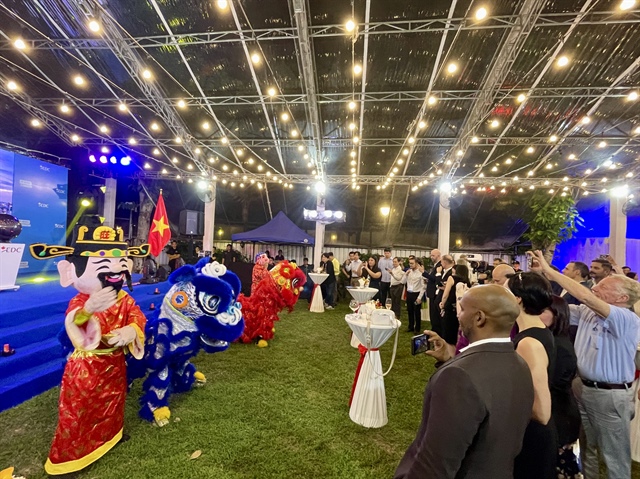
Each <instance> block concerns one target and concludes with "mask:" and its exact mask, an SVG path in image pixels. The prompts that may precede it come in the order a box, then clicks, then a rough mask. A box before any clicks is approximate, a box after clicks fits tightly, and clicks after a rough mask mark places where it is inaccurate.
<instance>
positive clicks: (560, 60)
mask: <svg viewBox="0 0 640 479" xmlns="http://www.w3.org/2000/svg"><path fill="white" fill-rule="evenodd" d="M557 64H558V66H559V67H565V66H567V65H568V64H569V58H567V57H566V56H565V55H562V56H561V57H560V58H558V62H557Z"/></svg>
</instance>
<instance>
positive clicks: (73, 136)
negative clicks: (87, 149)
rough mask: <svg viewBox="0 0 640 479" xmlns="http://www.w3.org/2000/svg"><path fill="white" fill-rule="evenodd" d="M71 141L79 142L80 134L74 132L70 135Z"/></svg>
mask: <svg viewBox="0 0 640 479" xmlns="http://www.w3.org/2000/svg"><path fill="white" fill-rule="evenodd" d="M71 141H73V142H74V143H79V142H80V136H79V135H76V134H75V133H74V134H73V135H71Z"/></svg>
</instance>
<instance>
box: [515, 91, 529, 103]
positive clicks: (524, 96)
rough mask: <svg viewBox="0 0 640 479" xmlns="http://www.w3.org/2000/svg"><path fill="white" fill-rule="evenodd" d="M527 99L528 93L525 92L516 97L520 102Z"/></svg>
mask: <svg viewBox="0 0 640 479" xmlns="http://www.w3.org/2000/svg"><path fill="white" fill-rule="evenodd" d="M526 99H527V95H525V94H524V93H520V94H519V95H518V96H517V97H516V101H517V102H518V103H522V102H523V101H525V100H526Z"/></svg>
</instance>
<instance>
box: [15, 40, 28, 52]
mask: <svg viewBox="0 0 640 479" xmlns="http://www.w3.org/2000/svg"><path fill="white" fill-rule="evenodd" d="M13 46H14V47H16V48H17V49H18V50H24V49H25V48H27V44H26V43H25V42H24V40H23V39H22V38H16V39H15V41H14V42H13Z"/></svg>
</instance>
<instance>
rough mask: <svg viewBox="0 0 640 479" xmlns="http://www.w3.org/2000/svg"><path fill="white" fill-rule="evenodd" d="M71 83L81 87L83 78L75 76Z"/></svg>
mask: <svg viewBox="0 0 640 479" xmlns="http://www.w3.org/2000/svg"><path fill="white" fill-rule="evenodd" d="M73 83H75V84H76V85H78V86H82V85H84V78H83V77H82V75H76V76H74V77H73Z"/></svg>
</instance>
